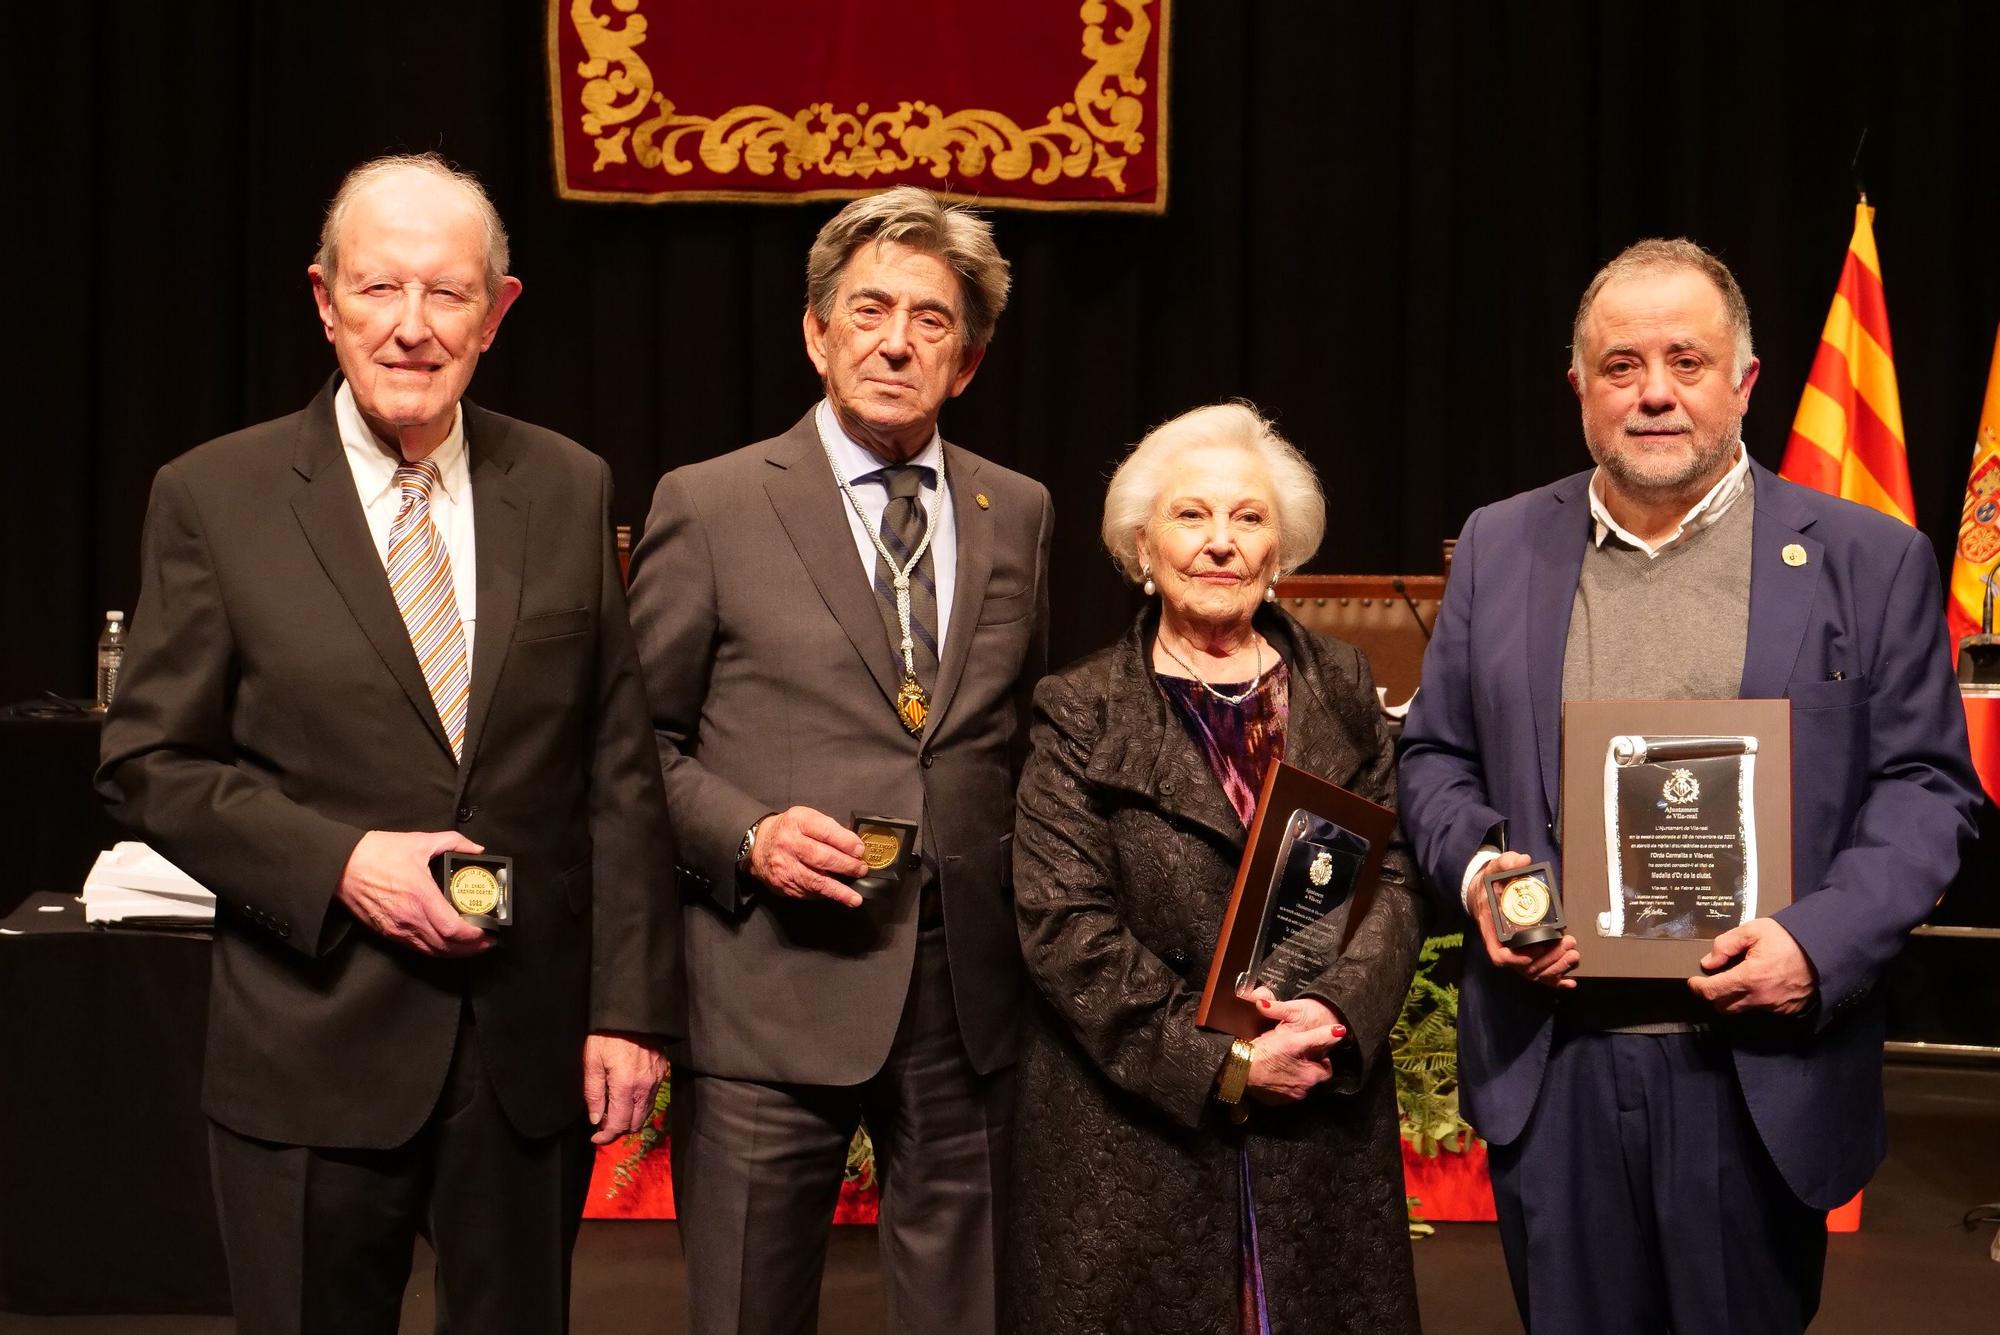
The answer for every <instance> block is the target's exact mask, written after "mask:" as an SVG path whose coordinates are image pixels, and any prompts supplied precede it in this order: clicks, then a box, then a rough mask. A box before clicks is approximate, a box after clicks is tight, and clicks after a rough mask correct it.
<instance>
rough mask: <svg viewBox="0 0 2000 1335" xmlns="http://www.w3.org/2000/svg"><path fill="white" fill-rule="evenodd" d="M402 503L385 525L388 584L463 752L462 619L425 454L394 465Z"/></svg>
mask: <svg viewBox="0 0 2000 1335" xmlns="http://www.w3.org/2000/svg"><path fill="white" fill-rule="evenodd" d="M395 480H396V485H397V487H399V488H400V489H401V490H402V493H403V503H402V508H400V509H399V510H397V511H396V522H395V523H394V524H393V525H391V526H390V529H389V560H388V566H389V588H390V590H391V591H392V592H393V593H394V594H395V595H396V606H397V607H398V608H400V609H401V610H402V613H403V624H404V625H406V626H408V627H409V628H410V647H411V648H413V649H415V650H416V651H417V666H418V667H420V668H422V669H423V674H424V683H425V684H426V685H427V686H429V687H430V689H431V702H432V703H433V704H435V705H436V706H437V712H438V721H439V722H441V723H443V724H444V731H445V736H447V737H449V738H450V739H451V753H452V755H453V756H455V757H458V758H460V759H463V758H464V755H465V713H466V706H467V703H468V701H469V699H470V696H471V694H472V674H471V672H470V671H469V670H468V668H467V666H466V658H465V624H464V623H463V622H462V621H460V620H459V615H458V592H457V589H456V588H455V587H454V586H453V584H452V580H451V557H450V556H449V555H447V554H446V552H445V549H444V539H443V538H441V537H439V536H438V531H437V525H435V524H433V523H431V488H432V487H434V486H436V485H437V483H438V467H437V465H436V464H434V463H432V462H431V461H430V460H429V459H423V460H419V461H418V462H416V463H413V464H404V465H403V466H401V467H400V468H398V469H397V470H396V479H395Z"/></svg>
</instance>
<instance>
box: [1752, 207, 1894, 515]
mask: <svg viewBox="0 0 2000 1335" xmlns="http://www.w3.org/2000/svg"><path fill="white" fill-rule="evenodd" d="M1874 219H1875V210H1874V209H1872V208H1870V207H1868V199H1867V197H1866V196H1863V197H1862V200H1861V202H1860V203H1859V204H1856V205H1855V206H1854V239H1853V240H1851V241H1849V242H1848V243H1847V262H1846V263H1845V264H1843V265H1842V266H1841V269H1840V283H1839V285H1838V286H1837V287H1835V288H1834V290H1833V309H1832V310H1830V311H1828V312H1827V314H1826V328H1825V329H1824V330H1823V331H1822V332H1821V333H1820V336H1819V352H1818V354H1817V355H1815V356H1814V357H1813V365H1812V374H1811V375H1810V376H1808V377H1807V378H1806V392H1805V394H1804V396H1803V397H1802V398H1800V400H1799V414H1798V416H1797V417H1795V418H1794V419H1792V437H1791V441H1790V442H1789V443H1788V444H1787V445H1786V446H1785V460H1784V463H1783V464H1782V465H1780V466H1779V468H1778V476H1780V477H1783V478H1787V479H1789V480H1791V481H1793V482H1799V483H1803V484H1804V485H1806V486H1808V487H1814V488H1817V489H1818V490H1820V491H1824V492H1828V493H1830V494H1831V495H1834V496H1840V497H1844V498H1845V499H1847V500H1850V501H1859V502H1860V503H1861V504H1863V505H1867V506H1872V507H1873V508H1875V509H1877V510H1880V511H1881V512H1882V513H1883V514H1885V515H1893V516H1894V517H1896V518H1897V519H1900V520H1902V521H1903V522H1904V523H1905V524H1911V525H1914V524H1915V523H1916V522H1917V506H1916V502H1915V501H1914V500H1913V499H1912V498H1911V495H1910V463H1909V452H1908V451H1907V450H1906V449H1905V448H1904V445H1903V406H1902V400H1901V399H1900V398H1899V397H1898V396H1897V394H1896V361H1895V354H1894V353H1893V352H1891V351H1890V348H1889V308H1888V305H1887V304H1886V303H1885V302H1884V301H1883V298H1882V263H1881V261H1880V260H1879V259H1878V258H1877V257H1876V254H1875V228H1874Z"/></svg>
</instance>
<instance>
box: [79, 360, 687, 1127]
mask: <svg viewBox="0 0 2000 1335" xmlns="http://www.w3.org/2000/svg"><path fill="white" fill-rule="evenodd" d="M338 383H339V381H338V377H336V378H335V380H334V381H333V382H331V383H329V384H328V385H327V387H326V388H325V389H324V390H322V391H321V393H320V395H319V397H318V398H316V399H315V400H314V401H313V404H312V406H311V407H309V408H307V409H306V410H305V411H304V412H302V413H297V414H294V415H293V416H290V417H286V418H282V419H279V420H277V421H273V422H266V423H263V424H261V425H259V426H254V427H251V428H249V429H248V430H246V431H241V432H238V433H236V434H234V435H231V436H225V437H223V438H222V439H220V440H215V441H211V442H209V443H208V444H206V445H203V446H201V447H199V448H198V449H195V450H193V451H191V452H189V453H188V454H185V455H183V456H181V457H180V458H179V459H176V460H174V461H173V462H172V463H170V464H168V465H167V466H166V467H164V468H162V469H161V470H160V472H159V475H158V477H157V479H156V480H155V482H154V486H153V495H152V501H151V504H150V507H149V509H148V512H147V518H146V537H145V544H144V557H143V561H144V567H143V582H142V587H141V593H140V597H139V604H138V608H137V611H136V613H135V614H134V617H133V623H132V639H131V644H130V648H129V650H128V652H127V657H126V662H125V670H124V674H123V677H122V679H121V681H120V683H119V690H118V695H117V699H116V702H115V703H114V705H113V707H112V710H111V713H110V716H109V718H108V719H107V721H106V724H105V730H104V745H103V763H102V766H101V768H100V769H99V771H98V779H97V782H98V788H99V791H100V792H101V793H102V795H103V796H104V798H105V800H106V801H107V802H108V803H110V805H111V807H112V809H113V813H114V814H115V815H116V816H117V817H118V818H119V819H120V820H121V821H122V822H123V823H125V824H126V825H128V826H130V827H132V828H133V829H134V830H135V831H136V832H138V833H139V834H140V835H141V836H143V837H144V838H145V839H146V840H148V841H149V842H150V843H152V844H153V845H154V846H155V847H157V848H158V849H160V850H161V851H162V852H163V853H165V854H166V855H167V856H168V857H169V858H171V859H172V860H173V861H174V862H176V863H178V864H179V865H180V866H181V867H183V868H184V869H185V870H186V871H187V872H188V873H189V874H191V875H192V876H194V877H195V878H196V879H197V880H199V881H201V882H202V883H203V884H204V885H206V886H208V887H209V888H210V889H212V890H213V891H214V892H215V894H216V896H217V899H218V900H219V901H220V902H219V905H218V910H217V920H216V939H215V969H214V982H213V986H212V992H211V999H210V1005H209V1017H208V1060H207V1071H206V1076H205V1082H204V1090H203V1104H204V1107H205V1109H206V1110H207V1112H208V1114H209V1115H210V1116H211V1117H213V1118H215V1119H216V1120H217V1121H219V1122H221V1123H222V1124H223V1125H225V1126H228V1127H230V1128H231V1129H233V1130H235V1131H238V1132H240V1133H242V1134H245V1135H249V1136H255V1137H259V1138H262V1139H266V1140H273V1141H281V1142H285V1143H290V1144H309V1145H327V1146H349V1147H384V1146H392V1145H397V1144H400V1143H402V1142H403V1141H405V1140H407V1139H408V1138H409V1137H410V1136H411V1135H412V1134H413V1133H414V1132H415V1131H416V1130H417V1129H418V1128H419V1126H421V1124H422V1123H423V1121H424V1119H425V1117H426V1116H427V1115H428V1114H429V1112H430V1111H431V1109H432V1107H433V1106H434V1104H435V1103H436V1100H437V1096H438V1093H439V1090H440V1089H441V1087H442V1085H443V1081H444V1077H445V1071H446V1068H447V1067H448V1065H449V1064H450V1061H451V1054H452V1047H453V1044H454V1042H455V1039H456V1035H457V1033H458V1027H459V1014H460V1008H461V1006H462V1005H464V1004H466V1001H467V999H469V1001H470V1005H471V1007H472V1011H473V1014H474V1017H475V1018H476V1021H477V1026H478V1034H479V1042H480V1051H481V1055H482V1056H483V1058H484V1059H485V1062H486V1064H487V1067H488V1069H489V1072H490V1075H491V1078H492V1082H493V1085H494V1087H495V1089H496V1091H497V1093H498V1095H499V1098H500V1101H501V1104H502V1106H503V1107H504V1108H505V1110H506V1112H507V1115H508V1117H509V1119H510V1120H511V1121H512V1122H513V1124H514V1125H515V1127H516V1128H517V1129H518V1130H519V1131H520V1132H522V1133H523V1134H524V1135H531V1136H532V1135H546V1134H550V1133H552V1132H554V1131H556V1130H557V1129H559V1128H560V1127H562V1126H563V1125H565V1124H567V1123H569V1122H571V1121H573V1120H574V1119H575V1118H576V1117H577V1115H578V1113H579V1111H580V1109H581V1103H582V1098H581V1076H580V1072H581V1051H582V1044H583V1039H584V1036H585V1034H586V1031H587V1030H589V1029H616V1030H627V1031H635V1032H640V1033H649V1034H659V1035H665V1034H667V1033H668V1032H669V1031H670V1030H671V1029H672V1027H673V1023H672V1017H673V1016H674V1014H675V995H676V992H677V990H678V968H679V963H678V923H677V921H676V917H675V915H674V914H673V913H672V912H670V911H668V908H667V900H666V892H665V888H664V887H665V881H664V869H665V868H667V867H668V866H670V865H671V864H672V854H671V851H670V843H669V835H668V833H667V831H666V829H665V825H664V821H663V818H662V810H661V795H660V781H659V771H658V766H657V763H656V761H655V758H654V755H653V749H652V740H651V734H650V730H649V729H648V727H647V723H646V705H645V700H644V695H643V691H642V688H641V684H640V681H639V677H638V669H637V664H636V661H635V658H634V655H633V651H632V644H631V631H630V627H629V625H628V623H627V620H626V615H625V602H624V596H623V593H622V590H621V588H620V586H619V580H618V572H617V566H616V563H615V560H614V556H613V552H612V547H611V541H610V529H609V523H608V514H609V511H608V505H609V501H610V491H611V482H610V473H609V470H608V469H607V468H606V467H605V465H604V463H603V461H602V460H600V459H598V458H597V457H596V456H595V455H592V454H590V453H588V452H587V451H585V450H583V449H582V448H580V447H579V446H577V445H575V444H574V443H572V442H570V441H568V440H565V439H563V438H562V437H560V436H558V435H555V434H554V433H552V432H548V431H544V430H542V429H540V428H538V427H533V426H529V425H527V424H526V423H523V422H517V421H514V420H512V419H510V418H506V417H502V416H500V415H498V414H496V413H489V412H485V411H482V410H480V409H478V408H476V407H474V406H473V405H472V404H471V403H466V404H465V405H464V408H465V431H466V442H467V450H468V460H469V465H470V472H471V478H472V491H473V510H474V516H473V517H474V527H475V542H476V547H477V558H476V563H477V567H478V571H477V581H478V604H479V612H478V624H477V631H476V639H475V642H474V646H473V660H472V696H471V707H470V713H469V717H468V720H467V731H466V739H465V756H464V761H463V763H458V762H455V761H454V759H453V757H452V754H451V749H450V746H449V744H448V743H447V741H446V738H445V733H444V731H443V728H442V725H441V724H440V723H439V721H438V717H437V712H436V709H435V708H434V706H433V705H432V703H431V697H430V692H429V690H428V688H427V687H426V686H425V684H424V680H423V675H422V673H421V672H420V671H419V669H418V666H417V661H416V655H415V654H414V652H413V651H412V650H411V648H410V640H409V633H408V631H407V629H406V628H405V626H404V624H403V619H402V616H401V614H400V613H399V612H398V610H397V608H396V603H395V599H394V597H393V595H392V594H391V593H390V590H389V582H388V577H387V575H386V573H385V572H384V570H383V565H382V560H381V558H380V557H379V556H378V555H377V554H376V551H375V548H374V545H373V542H372V541H371V539H370V537H369V533H368V528H367V523H366V520H365V518H364V516H363V513H362V509H361V502H360V499H359V497H358V495H357V494H356V490H355V485H354V478H353V474H352V471H351V470H350V469H349V467H348V465H347V461H346V459H345V457H344V455H343V453H342V450H341V445H340V440H339V436H338V432H337V430H336V428H335V425H334V415H333V398H334V393H335V390H336V388H337V386H338ZM454 828H455V829H457V830H459V831H461V832H463V833H464V834H465V835H466V836H467V837H468V838H470V839H472V840H474V841H475V842H478V843H481V844H484V845H485V846H486V847H487V848H488V849H489V850H491V851H493V852H497V853H506V854H508V855H510V856H512V857H513V858H514V863H515V877H516V883H515V907H514V924H513V926H512V927H511V928H509V929H507V930H506V931H505V932H504V933H503V934H502V938H501V940H500V942H499V944H498V945H497V946H496V947H495V948H493V949H492V950H489V951H488V952H486V953H485V954H484V955H482V956H480V957H478V958H475V959H471V960H458V961H454V960H440V959H432V958H428V957H424V956H420V955H417V954H415V953H413V952H411V951H409V950H407V949H404V948H402V947H400V946H396V945H393V944H391V943H389V942H387V941H386V940H384V939H383V938H381V937H380V936H377V935H376V934H375V933H374V932H373V931H371V930H369V929H367V928H365V927H361V926H358V925H357V924H356V923H355V922H354V921H353V919H352V918H351V917H350V916H349V914H348V913H347V911H346V910H345V908H343V907H342V906H341V905H340V904H339V902H338V901H337V900H336V899H335V897H334V892H335V889H336V887H337V886H338V884H339V880H340V876H341V872H342V870H343V869H344V868H345V866H346V863H347V858H348V855H349V853H350V852H352V850H353V848H354V845H355V843H356V842H357V841H358V840H359V839H360V837H361V835H362V834H363V833H364V832H366V831H368V830H371V829H385V830H448V829H454Z"/></svg>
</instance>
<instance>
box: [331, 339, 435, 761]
mask: <svg viewBox="0 0 2000 1335" xmlns="http://www.w3.org/2000/svg"><path fill="white" fill-rule="evenodd" d="M339 384H340V377H338V376H335V377H334V378H333V380H331V381H330V382H328V384H327V386H326V388H325V389H323V390H321V391H320V394H319V397H318V398H316V399H314V400H313V404H312V407H311V409H309V410H308V411H307V413H306V420H305V425H304V426H303V427H302V428H301V429H300V431H299V439H298V444H297V447H296V450H295V452H294V454H293V458H292V467H293V469H294V470H295V471H296V472H297V473H298V474H299V475H300V476H301V477H302V478H304V479H305V485H304V486H303V487H301V488H300V489H299V490H298V491H297V492H296V493H294V494H293V496H292V513H293V514H294V515H295V516H297V518H298V521H299V527H300V528H301V529H303V530H304V531H305V536H306V541H307V542H308V543H310V544H311V545H312V549H313V555H314V556H316V557H317V558H318V559H319V563H320V568H321V569H323V570H325V571H326V575H327V578H328V579H329V580H331V581H332V582H333V586H334V588H335V589H337V590H339V592H340V596H341V598H342V600H343V601H345V602H346V604H347V609H348V611H349V612H350V613H351V614H352V615H353V617H354V620H355V622H356V624H357V625H359V626H360V627H361V632H362V634H363V635H365V636H367V637H368V642H369V643H370V644H372V645H373V646H374V647H375V652H376V653H377V654H378V655H380V656H381V659H382V663H383V665H384V666H385V667H387V668H388V669H389V674H390V675H391V676H393V677H394V678H395V679H396V683H397V684H398V685H399V686H401V687H402V688H403V694H405V695H407V696H408V697H409V698H410V704H411V705H412V706H413V707H414V708H415V709H416V711H417V713H418V715H419V716H420V717H421V718H422V719H423V721H424V725H425V726H426V727H427V728H429V729H430V733H431V736H432V737H433V738H435V739H436V741H437V744H438V745H439V746H441V747H443V748H444V750H445V754H446V755H450V754H451V740H450V738H448V737H447V736H446V735H445V731H444V724H443V723H441V722H439V720H438V714H437V706H436V705H435V704H434V703H433V702H432V700H431V690H430V687H429V686H428V685H427V684H426V683H425V682H424V674H423V669H421V668H420V667H418V666H417V654H416V650H414V649H412V648H411V647H410V630H409V627H408V626H406V625H405V624H404V623H403V614H402V612H401V611H400V610H399V609H398V608H397V606H396V596H395V595H394V594H393V593H391V592H390V591H389V575H388V572H387V571H385V570H384V569H383V568H382V558H381V556H380V555H379V554H378V553H377V552H376V550H375V541H374V539H373V538H372V537H370V536H369V533H368V519H367V516H366V515H364V514H363V513H362V510H361V498H360V497H359V496H358V495H357V494H356V493H355V490H354V473H353V471H352V470H351V469H349V468H348V466H347V459H346V456H345V455H344V454H343V453H342V451H341V445H340V432H339V430H338V429H337V428H336V427H335V426H334V419H333V396H334V393H335V392H336V390H337V389H338V387H339Z"/></svg>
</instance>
